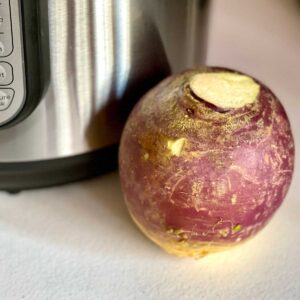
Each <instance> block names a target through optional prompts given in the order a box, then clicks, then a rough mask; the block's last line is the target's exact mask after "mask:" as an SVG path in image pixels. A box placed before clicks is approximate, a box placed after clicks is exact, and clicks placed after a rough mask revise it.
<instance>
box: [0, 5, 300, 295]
mask: <svg viewBox="0 0 300 300" xmlns="http://www.w3.org/2000/svg"><path fill="white" fill-rule="evenodd" d="M298 3H299V2H298ZM208 63H209V64H211V65H222V66H227V67H232V68H236V69H239V70H241V71H245V72H248V73H250V74H252V75H255V76H256V77H257V78H259V79H260V80H262V81H263V82H265V83H266V84H267V85H269V86H270V87H271V88H272V89H273V90H274V92H275V93H276V94H277V95H278V97H279V98H280V99H281V100H282V103H283V104H284V106H285V108H286V110H287V112H288V115H289V117H290V119H291V123H292V127H293V131H294V137H295V140H296V147H297V150H298V149H299V148H300V4H297V1H296V0H284V1H283V0H252V1H248V0H239V1H232V0H215V1H214V5H213V17H212V19H211V29H210V42H209V57H208ZM297 154H299V153H297ZM295 171H296V172H295V175H294V180H293V184H292V187H291V189H290V191H289V194H288V197H287V198H286V200H285V202H284V204H283V205H282V207H281V208H280V210H279V211H278V213H277V214H276V215H275V217H274V219H273V220H272V221H271V223H270V224H269V226H267V228H266V229H264V230H263V231H262V232H261V233H260V234H259V235H258V236H257V237H256V238H255V239H253V240H251V241H250V242H248V243H246V244H245V245H243V246H240V247H237V248H236V249H233V250H231V251H228V252H224V253H220V254H215V255H211V256H208V257H206V258H204V259H202V260H198V261H195V260H192V259H178V258H176V257H172V256H169V255H167V254H165V253H164V252H163V251H161V250H160V249H159V248H158V247H156V246H155V245H154V244H152V243H151V242H150V241H148V240H147V239H146V238H144V236H143V235H142V234H141V233H140V232H139V231H138V230H137V229H136V227H135V226H134V225H133V223H132V222H131V220H130V218H129V216H128V214H127V211H126V208H125V206H124V203H123V200H122V194H121V191H120V186H119V179H118V175H117V173H114V174H110V175H106V176H104V177H101V178H97V179H94V180H90V181H87V182H82V183H77V184H73V185H68V186H64V187H58V188H52V189H46V190H37V191H30V192H23V193H21V194H19V195H15V196H12V195H8V194H5V193H1V194H0V299H1V300H18V299H28V300H36V299H37V300H40V299H41V300H44V299H51V300H52V299H55V300H64V299H72V300H73V299H80V300H96V299H97V300H98V299H120V300H121V299H122V300H123V299H145V300H150V299H151V300H152V299H153V300H160V299H162V300H168V299H172V300H174V299H180V300H181V299H188V300H190V299H201V300H202V299H212V300H215V299H243V300H244V299H255V300H260V299H266V300H270V299H272V300H274V299H278V300H279V299H280V300H281V299H284V300H291V299H300V200H299V198H298V197H299V196H300V186H299V182H300V165H299V159H297V161H296V170H295Z"/></svg>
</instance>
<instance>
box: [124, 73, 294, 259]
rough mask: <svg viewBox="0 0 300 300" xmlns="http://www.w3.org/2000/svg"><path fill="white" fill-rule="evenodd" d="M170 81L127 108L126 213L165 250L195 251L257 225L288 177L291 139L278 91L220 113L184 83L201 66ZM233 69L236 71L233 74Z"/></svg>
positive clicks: (218, 246) (229, 241)
mask: <svg viewBox="0 0 300 300" xmlns="http://www.w3.org/2000/svg"><path fill="white" fill-rule="evenodd" d="M221 71H222V72H224V71H226V72H229V71H228V70H224V69H219V68H205V69H201V70H192V71H187V72H185V73H182V74H180V75H177V76H173V77H170V78H168V79H166V80H164V81H163V82H162V83H160V84H159V85H158V86H156V87H155V88H154V89H152V90H151V91H150V92H149V93H148V94H146V95H145V96H144V98H142V99H141V101H140V102H139V103H138V104H137V105H136V107H135V108H134V110H133V112H132V113H131V115H130V117H129V119H128V121H127V124H126V127H125V130H124V132H123V136H122V141H121V147H120V157H119V161H120V176H121V183H122V189H123V192H124V196H125V200H126V204H127V206H128V209H129V212H130V214H131V216H132V218H133V219H134V221H135V222H136V223H137V225H138V226H139V227H140V229H141V230H142V231H143V232H144V233H145V234H146V235H147V236H148V237H149V238H150V239H151V240H153V241H154V242H155V243H157V244H158V245H160V246H161V247H162V248H164V249H165V250H166V251H167V252H169V253H172V254H175V255H178V256H193V257H201V256H204V255H206V254H208V253H210V252H216V251H220V250H224V249H227V248H229V247H231V246H233V245H237V244H239V243H241V242H243V241H245V240H247V239H249V238H250V237H252V236H254V235H255V234H256V233H257V232H258V231H260V230H261V229H262V228H263V227H264V226H265V225H266V224H267V223H268V221H269V220H270V218H271V217H272V216H273V214H274V213H275V211H276V210H277V209H278V208H279V206H280V205H281V203H282V201H283V199H284V197H285V196H286V193H287V191H288V188H289V186H290V183H291V178H292V173H293V164H294V142H293V137H292V133H291V128H290V124H289V121H288V118H287V115H286V113H285V111H284V109H283V107H282V105H281V104H280V102H279V100H278V99H277V98H276V96H275V95H274V94H273V93H272V92H271V91H270V90H269V89H268V88H267V87H266V86H264V85H262V84H261V83H259V84H260V91H259V95H258V97H257V99H255V101H254V102H253V103H252V104H248V105H246V106H244V107H242V108H239V109H231V110H226V111H223V110H222V109H219V108H217V107H214V106H213V105H211V104H208V103H206V101H205V100H203V99H198V98H197V96H196V95H194V94H193V93H192V91H191V89H190V86H189V82H190V79H191V78H192V77H193V76H194V75H195V74H197V73H199V72H221ZM232 72H233V71H232Z"/></svg>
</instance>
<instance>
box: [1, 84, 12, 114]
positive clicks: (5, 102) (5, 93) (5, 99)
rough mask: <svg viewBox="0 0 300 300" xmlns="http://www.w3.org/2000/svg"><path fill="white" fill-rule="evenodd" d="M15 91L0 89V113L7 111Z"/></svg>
mask: <svg viewBox="0 0 300 300" xmlns="http://www.w3.org/2000/svg"><path fill="white" fill-rule="evenodd" d="M14 96H15V91H14V90H12V89H0V111H4V110H7V109H8V108H9V106H10V105H11V103H12V102H13V100H14Z"/></svg>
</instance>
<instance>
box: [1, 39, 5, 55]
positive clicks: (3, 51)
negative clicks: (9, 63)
mask: <svg viewBox="0 0 300 300" xmlns="http://www.w3.org/2000/svg"><path fill="white" fill-rule="evenodd" d="M4 54H5V47H4V45H3V43H2V42H1V41H0V56H3V55H4Z"/></svg>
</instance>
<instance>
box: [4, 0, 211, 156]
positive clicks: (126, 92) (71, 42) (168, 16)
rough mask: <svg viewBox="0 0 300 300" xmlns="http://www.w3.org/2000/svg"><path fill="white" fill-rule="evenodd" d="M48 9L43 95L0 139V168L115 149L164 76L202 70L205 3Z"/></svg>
mask: <svg viewBox="0 0 300 300" xmlns="http://www.w3.org/2000/svg"><path fill="white" fill-rule="evenodd" d="M40 1H46V0H40ZM48 8H49V33H50V46H49V47H50V60H51V64H50V67H51V68H50V69H51V80H50V84H49V88H48V89H47V92H46V94H45V96H44V98H43V99H42V101H41V102H40V104H39V106H38V108H37V109H36V110H35V111H34V113H33V114H32V115H31V116H30V117H29V118H27V119H26V120H25V121H23V122H21V123H20V124H18V125H16V126H14V127H12V128H9V129H5V130H2V131H0V162H28V161H37V160H49V159H57V158H64V157H70V156H74V155H79V154H83V153H87V152H90V151H93V150H97V149H101V148H104V147H107V146H110V145H113V144H116V143H118V141H119V138H120V134H121V131H122V127H123V125H124V122H125V120H126V117H127V115H128V113H129V112H130V110H131V108H132V107H133V105H134V104H135V102H136V101H137V100H138V99H139V97H141V96H142V95H143V94H144V93H145V92H146V91H147V90H148V89H149V88H151V87H152V86H153V85H154V84H156V83H157V82H158V81H160V80H161V79H163V78H164V77H166V76H168V75H169V74H170V73H172V72H179V71H180V70H183V69H186V68H191V67H196V66H198V65H200V64H202V63H203V59H204V55H205V32H206V23H207V20H206V18H207V7H206V8H205V5H204V1H201V0H72V1H70V0H48Z"/></svg>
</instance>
